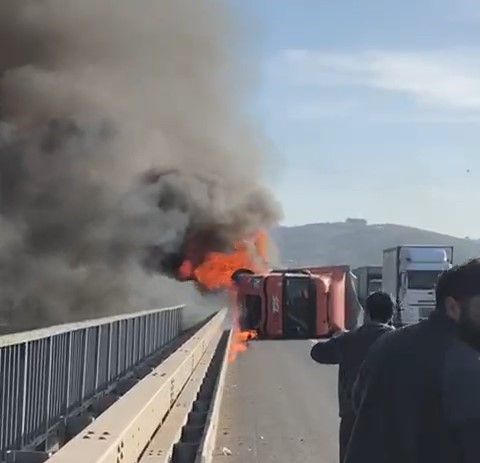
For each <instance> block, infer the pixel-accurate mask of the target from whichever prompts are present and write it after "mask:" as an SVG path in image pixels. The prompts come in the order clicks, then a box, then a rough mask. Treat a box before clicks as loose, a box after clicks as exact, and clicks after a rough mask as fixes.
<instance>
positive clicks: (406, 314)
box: [382, 246, 453, 325]
mask: <svg viewBox="0 0 480 463" xmlns="http://www.w3.org/2000/svg"><path fill="white" fill-rule="evenodd" d="M452 262H453V246H397V247H394V248H390V249H385V250H384V251H383V267H382V288H383V290H384V291H386V292H388V293H389V294H391V295H392V297H393V298H394V300H395V301H396V305H397V310H396V311H395V317H394V323H395V324H396V325H408V324H412V323H417V322H418V321H420V320H423V319H425V318H428V316H429V315H430V313H431V312H432V311H433V309H434V308H435V284H436V282H437V279H438V276H439V274H440V273H442V272H443V271H445V270H448V269H449V268H451V267H452Z"/></svg>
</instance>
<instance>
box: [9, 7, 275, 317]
mask: <svg viewBox="0 0 480 463" xmlns="http://www.w3.org/2000/svg"><path fill="white" fill-rule="evenodd" d="M234 16H235V14H234V12H232V11H229V9H228V7H227V6H226V4H225V3H224V2H223V1H221V0H162V1H158V0H155V1H152V0H136V1H131V0H117V1H116V2H111V1H108V0H81V1H77V0H2V2H1V3H0V316H1V318H2V320H0V322H2V321H3V322H4V323H5V322H7V323H11V324H19V323H23V324H25V323H27V324H29V325H32V324H48V323H58V322H63V321H66V320H72V319H81V318H88V317H93V316H100V315H105V314H109V313H118V312H122V311H131V310H136V309H145V308H148V307H149V306H152V305H155V306H162V305H166V304H173V303H179V302H188V300H189V299H191V298H192V297H194V296H193V295H194V290H193V287H192V286H190V285H189V284H181V283H178V282H176V281H174V280H169V279H167V278H166V277H162V276H161V275H160V274H158V273H155V272H151V271H149V272H148V271H146V270H145V268H144V263H145V259H146V257H147V258H148V256H146V255H145V253H146V250H148V249H152V248H155V249H156V251H157V253H160V257H161V259H164V258H165V257H167V258H168V256H171V255H173V256H175V255H178V254H179V253H180V254H181V253H182V252H183V251H182V250H183V248H184V245H185V241H186V239H187V238H188V236H190V235H195V234H197V233H200V234H201V233H203V234H204V235H208V236H210V238H209V239H208V240H207V241H206V242H205V243H209V244H204V246H205V248H206V249H205V250H208V248H209V247H214V248H218V247H219V246H225V245H226V243H229V242H232V241H234V240H236V239H238V238H241V237H242V236H243V235H244V234H245V233H250V232H251V231H254V230H256V229H258V228H259V227H269V226H271V225H273V224H275V223H276V222H277V221H278V219H279V218H280V212H279V207H278V204H277V202H276V201H275V200H274V199H273V197H272V196H271V195H270V193H269V191H268V190H267V189H266V188H265V187H264V186H263V185H262V184H261V182H260V181H259V179H260V177H261V172H262V169H263V168H264V167H265V165H264V162H263V159H265V157H264V156H263V149H264V146H265V144H264V140H263V139H262V134H261V133H259V132H258V131H257V130H256V128H255V127H254V126H252V124H251V123H250V120H249V117H248V103H249V96H250V95H249V88H250V87H249V84H250V83H251V82H250V77H251V75H252V74H250V73H247V69H248V67H247V66H246V63H247V62H248V60H247V59H244V58H245V57H246V55H245V51H246V49H245V48H244V47H243V41H242V38H243V36H244V34H245V31H244V30H243V29H242V27H241V26H240V25H239V24H238V21H236V20H233V17H234ZM152 173H153V174H152ZM162 173H163V174H162ZM152 175H153V176H152ZM146 178H148V179H149V180H148V181H146V180H145V179H146ZM149 265H150V267H149V268H150V270H152V265H151V263H150V264H149ZM154 267H155V266H154ZM156 269H157V270H166V269H165V268H163V267H162V266H161V265H160V264H159V266H158V267H157V268H156Z"/></svg>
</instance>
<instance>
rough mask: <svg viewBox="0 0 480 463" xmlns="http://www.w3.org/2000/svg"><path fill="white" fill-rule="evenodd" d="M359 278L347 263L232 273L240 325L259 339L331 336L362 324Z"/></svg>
mask: <svg viewBox="0 0 480 463" xmlns="http://www.w3.org/2000/svg"><path fill="white" fill-rule="evenodd" d="M354 279H355V276H354V275H353V274H352V272H350V269H349V267H347V266H332V267H309V268H296V269H285V270H272V271H270V272H268V273H266V274H258V275H256V274H253V273H252V272H251V271H249V270H246V269H240V270H237V271H236V272H235V273H234V275H233V276H232V280H233V281H234V282H235V286H236V290H237V303H238V308H239V318H240V329H241V330H247V331H250V330H255V331H256V333H257V335H258V337H259V338H280V339H294V338H297V339H301V338H319V337H327V336H330V335H332V334H334V333H336V332H338V331H340V330H344V329H351V328H353V327H355V326H357V324H358V319H359V316H360V312H361V306H360V304H359V302H358V299H357V296H356V291H355V284H354Z"/></svg>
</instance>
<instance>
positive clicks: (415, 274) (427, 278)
mask: <svg viewBox="0 0 480 463" xmlns="http://www.w3.org/2000/svg"><path fill="white" fill-rule="evenodd" d="M439 274H440V272H438V271H436V270H434V271H431V270H410V271H409V272H408V289H418V290H428V289H433V288H434V287H435V284H436V282H437V279H438V275H439Z"/></svg>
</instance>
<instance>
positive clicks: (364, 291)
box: [353, 265, 382, 307]
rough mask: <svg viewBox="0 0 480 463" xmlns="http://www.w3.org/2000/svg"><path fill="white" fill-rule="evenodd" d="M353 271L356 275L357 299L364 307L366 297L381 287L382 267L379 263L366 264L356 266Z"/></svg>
mask: <svg viewBox="0 0 480 463" xmlns="http://www.w3.org/2000/svg"><path fill="white" fill-rule="evenodd" d="M353 273H354V274H355V276H356V277H357V295H358V300H359V301H360V304H362V306H363V307H365V302H366V300H367V297H368V296H370V294H372V293H374V292H376V291H381V289H382V267H381V266H380V265H367V266H364V267H358V268H356V269H355V270H354V271H353Z"/></svg>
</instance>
